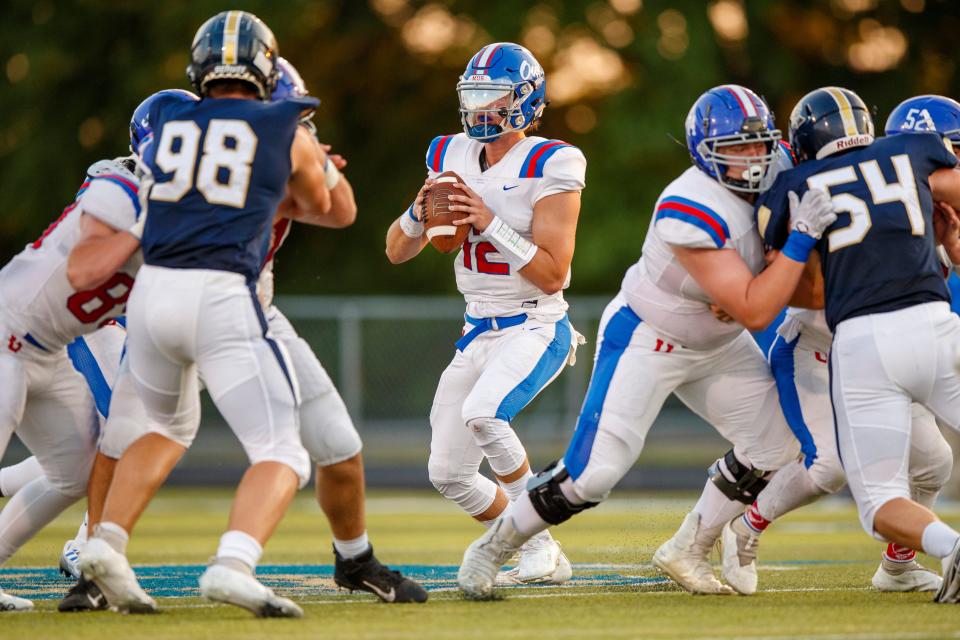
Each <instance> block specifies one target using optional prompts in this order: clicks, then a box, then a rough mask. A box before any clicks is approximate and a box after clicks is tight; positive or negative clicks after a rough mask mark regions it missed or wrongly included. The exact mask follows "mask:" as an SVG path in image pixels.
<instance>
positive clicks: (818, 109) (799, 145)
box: [790, 87, 873, 162]
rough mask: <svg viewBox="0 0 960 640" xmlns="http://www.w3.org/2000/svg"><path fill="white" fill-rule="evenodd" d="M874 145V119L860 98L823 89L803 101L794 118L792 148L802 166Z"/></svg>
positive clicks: (792, 122)
mask: <svg viewBox="0 0 960 640" xmlns="http://www.w3.org/2000/svg"><path fill="white" fill-rule="evenodd" d="M872 142H873V117H872V116H871V115H870V110H869V109H868V108H867V105H866V104H865V103H864V102H863V100H861V99H860V96H858V95H857V94H855V93H854V92H853V91H850V90H849V89H844V88H842V87H823V88H821V89H816V90H814V91H811V92H810V93H808V94H807V95H805V96H803V97H802V98H801V99H800V102H798V103H797V106H795V107H794V108H793V112H792V113H791V114H790V145H791V146H792V147H793V153H794V154H795V155H796V157H797V161H798V162H806V161H807V160H813V159H820V158H825V157H827V156H829V155H833V154H834V153H838V152H840V151H846V150H848V149H852V148H855V147H865V146H867V145H869V144H871V143H872Z"/></svg>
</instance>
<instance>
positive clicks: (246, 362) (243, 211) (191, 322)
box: [80, 11, 331, 617]
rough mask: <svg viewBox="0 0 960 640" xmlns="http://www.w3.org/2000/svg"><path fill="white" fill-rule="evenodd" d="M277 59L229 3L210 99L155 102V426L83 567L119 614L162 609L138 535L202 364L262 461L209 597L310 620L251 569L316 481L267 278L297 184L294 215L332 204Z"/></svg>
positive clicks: (243, 496) (321, 213)
mask: <svg viewBox="0 0 960 640" xmlns="http://www.w3.org/2000/svg"><path fill="white" fill-rule="evenodd" d="M276 54H277V45H276V40H275V38H274V36H273V33H272V32H271V31H270V29H269V28H268V27H267V26H266V25H265V24H263V23H262V22H261V21H260V20H259V19H258V18H257V17H256V16H254V15H252V14H249V13H246V12H242V11H225V12H222V13H220V14H218V15H216V16H214V17H213V18H211V19H209V20H208V21H207V22H206V23H204V24H203V26H201V27H200V29H199V30H198V32H197V35H196V36H195V38H194V41H193V45H192V47H191V64H190V66H189V67H188V76H189V77H190V79H191V82H192V83H193V85H194V87H195V88H196V90H197V92H198V93H199V94H200V95H201V96H203V98H204V99H203V100H201V101H200V102H182V101H175V100H172V99H165V100H158V101H157V102H156V103H155V104H154V105H153V106H152V108H151V109H150V112H149V118H148V119H149V122H150V125H151V128H152V130H153V136H152V139H151V140H150V141H149V142H144V145H143V146H144V147H145V148H144V149H143V150H142V163H143V165H144V167H145V172H146V175H147V176H148V178H147V180H146V181H147V183H148V186H147V187H145V192H146V193H145V200H147V201H148V202H149V209H150V216H149V218H148V220H147V222H146V225H145V228H144V235H143V241H142V243H141V246H142V250H143V256H144V262H145V265H144V267H143V268H142V269H141V270H140V273H139V276H138V277H139V281H138V284H137V287H136V288H135V289H134V292H133V293H132V295H131V299H130V305H129V310H128V316H127V317H128V347H127V351H128V358H129V371H130V377H131V378H132V379H133V382H134V386H135V388H136V392H137V394H138V396H139V397H140V398H141V399H142V400H143V402H144V404H145V406H146V410H147V414H148V416H149V418H150V429H149V432H148V433H147V434H146V435H144V436H142V437H140V438H139V439H137V440H136V441H135V442H134V443H133V444H132V445H130V447H128V448H127V449H126V450H125V451H124V452H123V454H122V456H121V457H120V460H119V462H118V463H117V467H116V473H115V475H114V478H113V480H112V482H111V483H110V488H109V491H108V493H107V497H106V501H105V504H104V508H103V514H102V517H101V521H100V523H99V524H98V525H97V526H96V527H95V528H94V531H93V535H92V536H91V538H90V540H89V541H88V542H87V544H86V546H85V547H84V549H83V553H82V554H81V557H80V569H81V570H82V571H83V574H84V576H85V577H87V578H88V579H91V580H93V581H94V582H95V583H96V584H97V586H98V587H99V588H100V590H101V591H102V592H103V594H104V596H105V597H106V599H107V601H108V602H109V603H110V604H111V605H112V606H113V607H115V608H116V609H118V610H120V611H130V612H149V611H154V610H155V609H156V603H155V602H154V601H153V599H152V598H151V597H150V596H149V595H147V594H146V593H145V592H144V591H143V589H141V588H140V586H139V584H138V583H137V580H136V577H135V575H134V573H133V571H132V569H131V568H130V565H129V562H128V561H127V559H126V555H125V551H126V544H127V540H128V538H129V533H130V531H131V530H132V529H133V526H134V524H135V523H136V521H137V519H138V518H139V516H140V514H141V513H142V511H143V509H144V508H146V506H147V504H148V503H149V502H150V499H151V498H152V497H153V495H154V493H155V492H156V490H157V489H158V487H159V486H160V485H161V484H162V483H163V481H164V480H165V478H166V477H167V475H168V474H169V472H170V470H171V469H172V468H173V466H174V465H175V464H176V462H177V461H178V460H179V458H180V457H181V455H182V454H183V452H184V451H185V450H186V448H187V447H188V446H189V445H190V443H191V442H192V440H193V438H194V436H195V434H196V430H197V428H198V426H199V417H200V416H199V397H198V373H199V374H200V375H202V376H203V380H204V383H205V385H206V388H207V390H208V391H209V392H210V396H211V397H212V398H213V400H214V402H215V403H216V405H217V407H218V409H219V410H220V411H221V413H223V415H224V417H225V418H226V420H227V422H228V424H229V425H230V427H231V428H232V429H233V430H234V432H235V433H236V434H237V436H238V438H239V439H240V441H241V443H242V444H243V446H244V449H245V451H246V453H247V455H248V457H249V458H250V460H251V467H250V468H249V469H248V470H247V472H246V473H245V474H244V477H243V479H242V480H241V482H240V486H239V488H238V491H237V496H236V500H235V502H234V506H233V510H232V512H231V516H230V522H229V524H228V530H227V532H226V533H225V534H224V535H223V536H222V538H221V540H220V546H219V548H218V550H217V555H216V557H215V559H214V561H213V562H212V564H211V565H210V566H209V567H208V568H207V570H206V572H204V574H203V575H202V576H201V578H200V591H201V593H202V594H203V595H204V596H206V597H208V598H210V599H212V600H215V601H220V602H226V603H230V604H235V605H237V606H240V607H243V608H246V609H249V610H250V611H252V612H254V613H255V614H256V615H258V616H282V617H299V616H301V615H302V614H303V612H302V610H301V609H300V607H298V606H297V605H296V604H294V603H293V602H292V601H290V600H288V599H286V598H281V597H278V596H276V595H275V594H274V593H273V592H272V591H271V590H269V589H267V588H266V587H264V586H263V585H262V584H261V583H260V582H258V581H257V580H256V579H255V578H254V577H253V571H254V568H255V566H256V564H257V562H258V561H259V558H260V555H261V554H262V549H263V544H264V543H265V542H266V540H267V539H268V538H269V537H270V535H271V534H272V532H273V530H274V529H275V527H276V525H277V524H278V522H279V520H280V518H281V517H282V515H283V513H284V511H285V510H286V508H287V505H288V504H289V502H290V500H292V498H293V496H294V493H295V492H296V490H297V487H298V486H302V485H303V484H305V483H306V481H307V480H308V479H309V475H310V462H309V456H308V454H307V452H306V450H305V449H304V448H303V445H302V444H301V442H300V438H299V421H298V413H297V409H298V405H299V398H298V390H297V382H296V378H295V376H294V375H293V373H292V371H291V366H290V364H289V359H288V356H287V354H286V353H285V349H284V348H283V347H282V345H278V343H277V342H276V341H275V340H274V339H273V336H272V335H271V334H270V332H269V330H268V327H267V324H266V320H265V318H264V315H263V309H262V308H261V306H260V302H259V300H258V299H257V295H256V291H255V286H256V281H257V278H258V277H259V273H260V270H261V267H262V266H263V263H264V261H265V259H266V256H267V252H268V250H269V246H270V236H271V228H272V221H273V217H274V212H275V210H276V209H277V207H278V205H280V202H281V200H282V199H283V197H284V193H285V192H289V196H288V197H289V198H290V204H289V206H288V212H287V215H288V216H289V217H291V218H294V219H296V220H300V221H303V222H307V223H312V224H324V223H329V222H330V215H329V212H330V207H331V199H330V192H329V190H328V189H327V186H326V177H325V174H324V170H323V164H322V155H321V153H320V150H319V148H318V146H317V145H318V143H317V142H316V139H315V138H313V136H312V135H310V134H309V132H307V131H306V130H305V129H304V128H303V127H300V126H298V122H299V119H300V117H301V112H302V111H303V110H304V109H309V108H312V107H315V106H316V104H317V101H316V100H314V99H311V98H291V99H287V100H283V101H280V102H276V103H269V98H270V94H271V92H272V90H273V88H274V85H275V82H276V76H277V72H276V67H275V60H276Z"/></svg>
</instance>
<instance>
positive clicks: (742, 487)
mask: <svg viewBox="0 0 960 640" xmlns="http://www.w3.org/2000/svg"><path fill="white" fill-rule="evenodd" d="M768 473H769V472H767V471H763V470H761V469H752V468H749V467H747V466H746V465H745V464H742V463H741V462H740V461H739V460H737V457H736V456H735V455H734V454H733V449H731V450H730V451H728V452H727V453H726V454H725V455H724V456H723V457H722V458H720V459H718V460H717V461H716V462H714V463H713V464H712V465H710V468H708V469H707V475H708V476H709V478H710V480H711V481H712V482H713V484H714V485H716V487H717V488H718V489H720V491H721V493H723V495H725V496H727V497H728V498H730V499H731V500H736V501H738V502H742V503H743V504H753V501H754V500H756V499H757V495H758V494H759V493H760V492H761V491H763V489H764V487H766V486H767V475H768ZM728 475H729V476H730V477H727V476H728ZM731 478H732V479H731Z"/></svg>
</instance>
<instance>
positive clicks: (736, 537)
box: [721, 516, 760, 596]
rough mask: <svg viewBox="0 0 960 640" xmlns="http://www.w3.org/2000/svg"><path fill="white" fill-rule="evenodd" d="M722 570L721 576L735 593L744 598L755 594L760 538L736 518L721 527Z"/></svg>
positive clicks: (739, 518)
mask: <svg viewBox="0 0 960 640" xmlns="http://www.w3.org/2000/svg"><path fill="white" fill-rule="evenodd" d="M721 539H722V541H723V543H722V549H723V570H722V571H721V575H722V576H723V579H724V580H726V581H727V584H729V585H730V586H731V587H733V588H734V590H735V591H736V592H737V593H740V594H742V595H745V596H750V595H753V594H754V593H756V592H757V546H758V545H759V544H760V536H759V535H757V533H756V532H755V531H752V530H751V529H750V527H748V526H747V525H746V524H744V522H743V518H742V517H741V516H737V517H736V518H734V519H733V520H731V521H730V522H728V523H727V524H725V525H723V533H722V534H721Z"/></svg>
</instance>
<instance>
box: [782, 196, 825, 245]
mask: <svg viewBox="0 0 960 640" xmlns="http://www.w3.org/2000/svg"><path fill="white" fill-rule="evenodd" d="M787 199H788V200H789V202H790V231H798V232H800V233H802V234H804V235H808V236H810V237H811V238H815V239H817V240H819V239H820V236H821V235H823V231H824V230H825V229H826V228H827V227H829V226H830V225H831V224H833V223H834V222H836V220H837V214H836V212H835V211H834V209H833V201H832V200H831V199H830V196H829V195H827V192H826V191H822V190H820V189H808V190H807V192H806V193H804V194H803V198H802V199H801V198H798V197H797V194H796V193H795V192H793V191H791V192H789V193H788V194H787Z"/></svg>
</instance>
